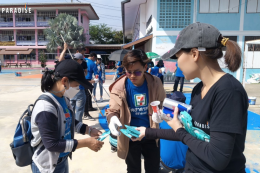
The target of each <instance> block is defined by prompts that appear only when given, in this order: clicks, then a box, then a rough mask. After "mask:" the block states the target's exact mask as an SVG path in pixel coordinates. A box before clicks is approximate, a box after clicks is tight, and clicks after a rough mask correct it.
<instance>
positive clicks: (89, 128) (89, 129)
mask: <svg viewBox="0 0 260 173" xmlns="http://www.w3.org/2000/svg"><path fill="white" fill-rule="evenodd" d="M91 131H92V127H88V135H89V136H90V134H91Z"/></svg>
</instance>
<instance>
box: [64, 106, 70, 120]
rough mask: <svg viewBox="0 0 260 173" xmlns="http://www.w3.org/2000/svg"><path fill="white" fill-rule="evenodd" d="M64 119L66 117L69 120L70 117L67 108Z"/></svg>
mask: <svg viewBox="0 0 260 173" xmlns="http://www.w3.org/2000/svg"><path fill="white" fill-rule="evenodd" d="M65 117H66V118H69V117H70V113H69V110H68V109H67V108H66V113H65Z"/></svg>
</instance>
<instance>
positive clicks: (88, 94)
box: [85, 80, 93, 112]
mask: <svg viewBox="0 0 260 173" xmlns="http://www.w3.org/2000/svg"><path fill="white" fill-rule="evenodd" d="M88 81H91V80H88ZM88 90H89V91H90V92H91V93H92V90H93V89H85V92H86V96H87V99H86V104H85V112H88V108H93V106H92V96H91V94H90V93H89V92H88Z"/></svg>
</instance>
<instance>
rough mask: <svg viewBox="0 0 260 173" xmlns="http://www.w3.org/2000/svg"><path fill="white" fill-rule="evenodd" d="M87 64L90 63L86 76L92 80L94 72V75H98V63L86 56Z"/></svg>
mask: <svg viewBox="0 0 260 173" xmlns="http://www.w3.org/2000/svg"><path fill="white" fill-rule="evenodd" d="M85 60H86V62H87V64H88V74H87V76H86V79H88V80H91V79H92V76H93V73H94V75H97V74H98V73H97V65H96V63H95V62H94V61H92V60H90V59H88V58H85Z"/></svg>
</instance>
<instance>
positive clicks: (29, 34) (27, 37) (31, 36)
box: [16, 30, 35, 41]
mask: <svg viewBox="0 0 260 173" xmlns="http://www.w3.org/2000/svg"><path fill="white" fill-rule="evenodd" d="M16 35H17V36H16V37H17V41H35V33H34V31H21V30H18V31H17V34H16Z"/></svg>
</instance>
